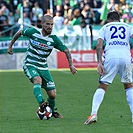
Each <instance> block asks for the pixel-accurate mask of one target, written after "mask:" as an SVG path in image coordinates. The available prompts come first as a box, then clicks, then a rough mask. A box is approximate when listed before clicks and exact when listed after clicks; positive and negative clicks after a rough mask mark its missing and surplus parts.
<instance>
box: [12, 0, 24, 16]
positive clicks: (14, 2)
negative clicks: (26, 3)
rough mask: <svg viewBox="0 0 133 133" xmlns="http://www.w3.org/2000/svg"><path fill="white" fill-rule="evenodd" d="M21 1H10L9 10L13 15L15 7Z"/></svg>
mask: <svg viewBox="0 0 133 133" xmlns="http://www.w3.org/2000/svg"><path fill="white" fill-rule="evenodd" d="M21 1H22V0H10V9H11V12H13V14H14V13H15V12H16V10H17V6H18V4H19V3H21Z"/></svg>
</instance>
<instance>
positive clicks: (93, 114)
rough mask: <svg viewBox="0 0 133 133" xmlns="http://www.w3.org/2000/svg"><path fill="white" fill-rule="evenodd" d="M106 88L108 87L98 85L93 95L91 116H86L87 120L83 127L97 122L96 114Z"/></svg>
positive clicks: (101, 84)
mask: <svg viewBox="0 0 133 133" xmlns="http://www.w3.org/2000/svg"><path fill="white" fill-rule="evenodd" d="M107 87H108V85H106V84H103V83H100V84H99V86H98V89H97V90H96V91H95V93H94V95H93V100H92V110H91V115H90V116H88V119H87V120H86V121H85V122H84V124H85V125H87V124H91V123H93V122H96V121H97V113H98V110H99V107H100V105H101V103H102V101H103V99H104V95H105V91H106V89H107Z"/></svg>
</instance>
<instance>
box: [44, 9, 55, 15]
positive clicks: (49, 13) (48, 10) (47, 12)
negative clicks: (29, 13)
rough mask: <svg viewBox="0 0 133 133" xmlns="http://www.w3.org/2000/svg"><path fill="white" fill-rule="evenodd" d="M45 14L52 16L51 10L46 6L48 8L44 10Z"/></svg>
mask: <svg viewBox="0 0 133 133" xmlns="http://www.w3.org/2000/svg"><path fill="white" fill-rule="evenodd" d="M45 15H50V16H53V13H52V12H51V10H50V9H49V8H48V9H47V10H46V13H45Z"/></svg>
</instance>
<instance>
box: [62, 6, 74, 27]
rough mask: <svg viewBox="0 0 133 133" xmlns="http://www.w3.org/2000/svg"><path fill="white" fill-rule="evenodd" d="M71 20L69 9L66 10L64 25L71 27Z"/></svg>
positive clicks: (70, 10)
mask: <svg viewBox="0 0 133 133" xmlns="http://www.w3.org/2000/svg"><path fill="white" fill-rule="evenodd" d="M71 20H72V9H71V8H70V9H69V10H68V14H67V17H65V18H64V25H71Z"/></svg>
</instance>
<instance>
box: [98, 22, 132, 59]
mask: <svg viewBox="0 0 133 133" xmlns="http://www.w3.org/2000/svg"><path fill="white" fill-rule="evenodd" d="M132 32H133V31H132V28H131V26H130V25H128V24H126V23H123V22H110V23H108V24H106V25H104V26H103V27H102V28H101V30H100V35H101V36H102V37H103V38H104V40H105V41H106V45H105V56H107V58H127V59H129V58H130V57H131V54H130V44H129V41H130V36H131V34H132Z"/></svg>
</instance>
